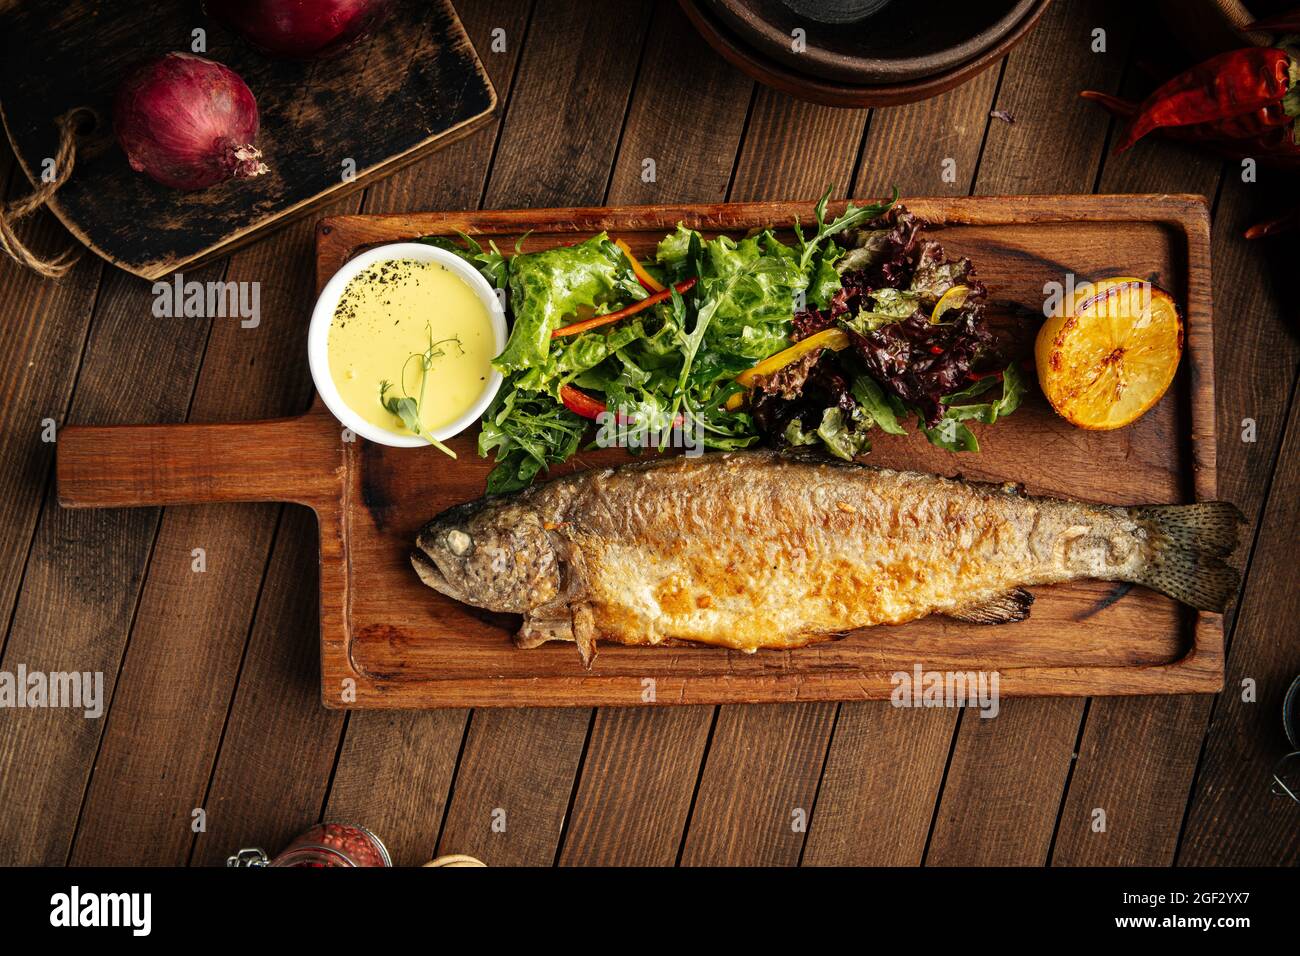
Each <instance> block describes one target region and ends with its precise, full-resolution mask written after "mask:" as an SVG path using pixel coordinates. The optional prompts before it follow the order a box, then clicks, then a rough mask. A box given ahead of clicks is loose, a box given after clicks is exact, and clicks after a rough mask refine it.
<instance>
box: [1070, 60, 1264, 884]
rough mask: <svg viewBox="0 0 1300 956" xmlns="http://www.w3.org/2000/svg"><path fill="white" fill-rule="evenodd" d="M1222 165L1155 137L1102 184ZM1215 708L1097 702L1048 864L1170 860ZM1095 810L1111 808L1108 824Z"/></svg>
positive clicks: (1229, 381) (1203, 700)
mask: <svg viewBox="0 0 1300 956" xmlns="http://www.w3.org/2000/svg"><path fill="white" fill-rule="evenodd" d="M1129 72H1130V76H1129V77H1128V78H1127V80H1126V84H1125V95H1126V96H1132V97H1139V98H1140V97H1141V96H1143V95H1144V93H1145V91H1146V88H1148V87H1149V86H1150V82H1149V81H1147V80H1145V78H1142V77H1140V76H1137V75H1136V74H1138V73H1139V72H1140V71H1137V70H1132V69H1131V70H1130V71H1129ZM1221 166H1222V163H1221V161H1220V160H1218V159H1217V158H1215V157H1213V156H1210V155H1208V154H1207V153H1205V152H1204V151H1197V150H1193V149H1190V148H1188V147H1186V146H1183V145H1180V144H1177V143H1171V142H1167V141H1164V140H1161V139H1159V138H1157V137H1149V138H1148V140H1147V141H1145V142H1144V143H1143V144H1142V145H1141V147H1140V148H1137V149H1133V150H1130V151H1129V152H1127V153H1124V154H1121V155H1113V154H1112V155H1110V156H1107V157H1106V158H1105V165H1104V168H1103V170H1102V175H1101V179H1100V182H1099V188H1100V189H1101V190H1102V191H1105V192H1112V191H1114V192H1127V191H1133V192H1147V191H1151V192H1167V191H1173V190H1187V191H1190V192H1199V193H1202V194H1203V195H1206V196H1213V195H1214V194H1215V192H1216V188H1217V185H1218V181H1219V174H1220V170H1221ZM1223 212H1224V209H1223V207H1222V206H1220V209H1219V211H1218V213H1217V216H1216V220H1217V222H1218V224H1219V225H1218V226H1217V227H1216V228H1215V230H1214V233H1213V234H1214V251H1213V256H1212V259H1213V263H1214V267H1213V272H1214V287H1215V293H1216V295H1215V304H1216V306H1217V307H1218V309H1217V311H1218V314H1219V316H1224V315H1233V314H1239V313H1238V312H1237V311H1236V310H1235V309H1234V310H1231V311H1225V306H1226V305H1227V304H1228V303H1227V302H1225V301H1224V298H1223V296H1224V295H1225V293H1227V292H1228V290H1225V282H1224V280H1225V276H1227V275H1229V274H1230V272H1229V270H1230V268H1231V266H1230V263H1229V261H1228V254H1229V253H1230V252H1231V251H1232V250H1231V248H1230V247H1231V246H1232V245H1234V244H1236V242H1237V241H1239V240H1236V239H1235V234H1233V233H1231V232H1229V231H1227V230H1225V229H1224V228H1223V226H1222V222H1223V220H1222V215H1223ZM1228 237H1232V238H1228ZM1225 240H1226V241H1225ZM1261 289H1262V287H1261V286H1251V287H1250V289H1249V291H1247V290H1242V291H1241V292H1238V293H1236V295H1251V294H1261V293H1260V290H1261ZM1233 325H1234V323H1233V322H1230V321H1228V322H1222V321H1221V322H1219V323H1217V327H1216V329H1215V333H1216V335H1215V338H1216V348H1215V391H1216V399H1217V401H1218V407H1219V409H1220V410H1221V409H1222V408H1223V407H1224V398H1225V393H1227V392H1231V390H1233V389H1234V388H1236V387H1238V386H1237V385H1236V382H1238V381H1243V380H1251V379H1252V378H1253V377H1254V376H1253V375H1252V374H1245V369H1244V368H1241V367H1240V366H1239V365H1238V363H1239V362H1240V361H1241V359H1242V357H1243V352H1242V350H1240V349H1237V348H1233V347H1231V345H1230V342H1229V338H1228V337H1229V336H1232V335H1233V333H1232V331H1231V329H1232V326H1233ZM1220 421H1221V422H1222V419H1220ZM1219 433H1220V442H1219V456H1218V457H1219V462H1220V468H1219V472H1220V474H1219V497H1221V498H1225V499H1227V500H1230V501H1233V502H1234V503H1236V504H1237V505H1238V506H1239V507H1241V508H1242V510H1243V512H1244V513H1246V514H1248V515H1251V514H1253V513H1254V512H1255V511H1256V510H1257V508H1258V502H1256V503H1254V504H1253V506H1252V503H1251V502H1250V501H1248V500H1247V499H1246V498H1243V497H1242V491H1243V490H1244V489H1240V488H1239V487H1237V483H1236V482H1235V480H1234V478H1235V475H1236V472H1235V471H1230V470H1229V469H1227V468H1225V467H1224V462H1225V460H1227V455H1228V454H1229V453H1230V452H1231V449H1228V448H1225V446H1224V444H1223V442H1222V435H1223V433H1224V427H1223V425H1222V424H1220V426H1219ZM1243 537H1244V538H1246V539H1248V538H1249V535H1248V534H1246V535H1243ZM1229 619H1230V618H1229ZM1210 706H1211V699H1210V698H1208V697H1205V696H1201V695H1196V696H1179V697H1143V698H1134V699H1131V700H1113V699H1108V698H1098V699H1096V700H1094V701H1092V703H1091V705H1090V707H1089V708H1088V712H1087V717H1086V720H1085V722H1084V729H1083V735H1082V737H1081V738H1080V742H1079V752H1078V758H1077V760H1076V762H1075V765H1074V771H1073V773H1072V774H1071V776H1070V783H1069V788H1068V791H1067V793H1066V798H1065V801H1064V805H1063V807H1062V809H1061V816H1060V820H1059V822H1058V824H1057V829H1056V834H1055V839H1054V844H1053V851H1052V860H1051V862H1052V863H1053V864H1054V865H1066V866H1096V865H1126V866H1167V865H1169V864H1171V863H1172V862H1173V858H1174V850H1175V847H1176V845H1177V840H1178V832H1179V828H1180V826H1181V823H1182V819H1183V813H1184V808H1185V807H1186V804H1187V793H1188V788H1189V787H1190V786H1191V781H1192V776H1193V773H1194V772H1195V768H1196V760H1197V757H1198V755H1199V753H1200V748H1201V740H1202V738H1203V737H1204V731H1205V727H1206V721H1207V718H1208V714H1209V710H1210ZM1098 810H1101V811H1102V812H1104V813H1105V820H1104V823H1105V826H1104V828H1102V827H1101V819H1102V818H1101V817H1100V816H1098V815H1097V811H1098Z"/></svg>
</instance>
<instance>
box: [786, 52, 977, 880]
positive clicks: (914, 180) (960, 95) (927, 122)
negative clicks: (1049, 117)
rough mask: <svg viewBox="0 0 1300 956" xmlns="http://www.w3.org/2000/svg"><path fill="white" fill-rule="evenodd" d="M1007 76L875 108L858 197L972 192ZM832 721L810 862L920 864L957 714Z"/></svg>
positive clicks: (880, 709)
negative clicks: (998, 93)
mask: <svg viewBox="0 0 1300 956" xmlns="http://www.w3.org/2000/svg"><path fill="white" fill-rule="evenodd" d="M1000 76H1001V69H991V70H988V71H986V72H984V73H981V74H980V75H979V76H978V77H976V78H975V79H974V80H972V81H971V82H970V83H967V84H965V85H964V86H961V87H958V88H957V89H955V90H953V91H952V92H950V93H946V94H944V95H943V96H940V97H937V98H935V99H932V100H928V101H926V102H924V103H915V104H912V105H910V106H904V107H899V108H898V109H892V110H877V111H876V112H875V113H874V114H873V115H872V117H871V124H870V126H869V127H868V129H867V136H866V141H865V143H864V146H863V151H862V157H861V159H860V161H859V163H858V169H857V171H856V173H855V175H854V194H855V195H885V194H888V193H889V192H891V191H892V190H893V189H894V188H895V187H897V188H898V190H899V191H900V193H901V194H902V196H903V200H904V201H906V199H907V197H908V196H909V195H917V194H920V195H929V194H934V195H945V194H951V195H965V194H966V193H967V192H968V191H969V190H970V188H971V186H972V184H973V182H974V178H975V171H976V166H977V165H978V163H979V153H980V146H981V144H982V143H983V141H984V131H985V127H986V126H987V125H988V112H989V110H990V108H991V107H992V105H993V95H994V92H995V91H996V89H997V83H998V78H999V77H1000ZM834 726H835V732H834V734H833V735H832V737H831V740H830V742H829V749H828V751H827V757H826V770H825V773H824V775H823V777H822V781H821V789H820V790H819V792H818V796H817V807H816V812H815V813H814V815H813V818H812V821H811V824H810V827H809V831H808V835H807V838H806V840H805V843H804V848H803V856H802V862H804V863H806V864H808V865H813V866H828V865H845V864H869V865H886V864H897V865H915V864H918V863H920V861H921V857H922V856H923V855H924V853H925V840H926V837H927V835H928V834H929V832H930V820H931V818H932V817H933V816H934V804H935V801H936V799H937V794H938V792H939V786H940V784H941V783H942V781H943V769H944V764H945V763H946V761H947V759H948V752H949V750H950V745H951V741H952V735H953V729H954V726H955V720H954V717H953V715H952V714H951V713H948V712H940V711H934V710H929V711H927V710H901V709H898V708H895V707H892V706H889V705H887V704H885V703H883V702H875V701H870V702H868V701H863V702H845V703H843V704H841V705H840V708H839V712H838V714H837V715H836V721H835V725H834ZM882 768H888V770H887V771H885V772H882ZM897 768H905V769H897ZM900 775H901V776H902V779H900Z"/></svg>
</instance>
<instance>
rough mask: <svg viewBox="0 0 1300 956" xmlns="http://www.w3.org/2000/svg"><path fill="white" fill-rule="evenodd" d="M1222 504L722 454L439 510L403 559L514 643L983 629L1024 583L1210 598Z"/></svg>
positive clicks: (1217, 581) (1226, 596)
mask: <svg viewBox="0 0 1300 956" xmlns="http://www.w3.org/2000/svg"><path fill="white" fill-rule="evenodd" d="M1240 520H1241V516H1240V513H1239V512H1237V510H1236V509H1235V508H1233V506H1231V505H1228V504H1225V503H1222V502H1209V503H1203V504H1196V505H1185V506H1177V505H1165V506H1137V507H1132V508H1126V507H1115V506H1105V505H1089V504H1082V503H1078V502H1072V501H1064V500H1059V499H1053V498H1038V497H1030V496H1026V495H1024V494H1022V493H1020V491H1019V490H1018V489H1017V488H1016V487H1015V486H1006V485H993V484H986V483H978V482H967V481H962V480H959V479H949V478H940V477H936V476H933V475H923V474H918V473H914V472H900V471H890V470H887V469H880V468H872V467H867V466H863V465H856V464H848V463H841V462H821V461H817V462H813V461H807V460H798V459H792V458H787V457H784V456H782V455H780V454H777V453H773V452H732V453H720V454H709V455H705V456H703V457H701V458H695V459H690V458H674V459H668V460H659V461H655V462H649V463H645V464H636V465H628V466H624V467H622V468H617V469H602V470H597V471H588V472H583V473H579V474H576V475H572V476H568V477H566V478H561V479H557V480H555V481H552V482H549V483H548V484H545V485H540V486H537V487H534V488H531V489H528V490H527V491H524V492H522V493H520V494H518V495H515V496H511V497H507V498H499V499H483V500H480V501H479V502H471V503H470V504H468V505H462V506H459V508H454V509H451V510H450V511H448V512H444V513H443V514H442V515H439V516H438V517H437V518H435V519H434V520H433V521H431V522H430V523H429V524H428V525H427V526H425V528H424V529H423V530H422V531H421V532H420V534H419V536H418V537H417V549H418V550H417V551H416V553H415V554H414V555H413V558H412V560H413V563H414V564H415V567H416V570H417V571H418V572H419V573H420V576H421V578H422V579H423V580H424V581H425V583H427V584H429V585H430V586H432V587H434V588H436V589H437V590H439V591H442V592H444V593H446V594H448V595H450V596H451V597H453V598H456V599H458V600H461V601H465V602H467V603H471V604H475V605H477V606H480V607H485V608H489V609H491V610H498V611H515V612H518V613H522V614H523V615H524V624H523V627H522V628H521V630H520V632H519V635H518V637H517V641H518V643H519V644H520V645H521V646H536V645H537V644H540V643H542V642H544V641H547V640H574V641H576V642H577V643H578V646H579V650H580V651H581V652H582V655H583V659H584V660H585V661H589V660H590V658H591V656H592V655H593V654H594V653H595V641H596V639H597V638H600V639H602V640H607V641H614V642H617V643H621V644H660V643H664V642H676V641H688V642H692V643H700V644H712V645H718V646H723V647H729V648H734V649H737V650H744V651H754V650H757V649H759V648H796V647H802V646H804V645H806V644H809V643H812V642H814V641H818V640H825V639H828V638H832V637H836V636H838V635H840V634H843V633H844V632H846V631H850V630H854V629H857V628H862V627H870V626H872V625H877V624H901V623H904V622H907V621H913V620H917V619H918V618H922V617H926V616H927V615H930V614H946V615H949V616H952V617H957V618H961V619H964V620H972V621H981V622H987V623H1002V622H1007V621H1014V620H1021V619H1023V618H1024V617H1025V616H1027V614H1028V607H1029V604H1030V603H1032V600H1033V599H1032V597H1031V596H1030V595H1029V594H1028V593H1027V592H1025V591H1024V590H1023V588H1024V587H1026V586H1033V585H1038V584H1050V583H1055V582H1059V581H1068V580H1074V579H1079V578H1099V579H1102V580H1110V581H1132V582H1138V583H1142V584H1147V585H1149V586H1151V587H1154V588H1156V589H1157V590H1161V591H1163V592H1165V593H1167V594H1170V595H1171V596H1173V597H1175V598H1177V599H1179V600H1182V601H1184V602H1186V603H1189V604H1192V605H1194V606H1197V607H1202V608H1205V609H1209V610H1217V611H1221V610H1223V608H1224V606H1226V604H1227V602H1228V601H1229V600H1230V599H1231V597H1232V595H1233V594H1234V593H1235V591H1236V586H1237V575H1236V572H1235V571H1233V570H1232V569H1231V568H1229V567H1228V566H1227V565H1226V564H1224V563H1223V562H1222V561H1221V560H1220V558H1221V557H1222V556H1223V555H1226V554H1227V553H1229V552H1230V551H1231V550H1232V548H1233V547H1234V546H1235V542H1236V534H1237V525H1238V523H1239V521H1240Z"/></svg>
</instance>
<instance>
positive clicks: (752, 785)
mask: <svg viewBox="0 0 1300 956" xmlns="http://www.w3.org/2000/svg"><path fill="white" fill-rule="evenodd" d="M834 716H835V705H834V704H793V705H779V706H777V707H770V706H766V705H752V704H747V705H743V706H731V707H723V708H721V710H720V711H719V713H718V727H717V730H716V731H715V733H714V742H713V746H712V747H711V748H710V749H709V754H708V757H707V759H706V760H705V763H704V773H703V776H702V777H701V779H700V792H699V797H698V798H697V800H696V802H695V808H694V810H693V811H692V813H691V820H690V826H689V829H688V830H687V831H686V842H685V845H684V847H683V849H682V860H681V862H682V864H683V865H684V866H719V865H727V866H792V865H794V864H795V863H797V862H798V860H799V852H800V850H801V849H802V847H803V840H804V834H805V833H806V832H807V829H808V820H809V818H810V817H811V816H812V815H813V805H814V803H815V802H816V799H817V782H818V779H819V778H820V777H821V771H822V765H823V761H824V760H825V756H826V748H825V741H826V738H827V735H828V734H829V729H830V726H829V725H830V722H831V720H832V719H833V718H834Z"/></svg>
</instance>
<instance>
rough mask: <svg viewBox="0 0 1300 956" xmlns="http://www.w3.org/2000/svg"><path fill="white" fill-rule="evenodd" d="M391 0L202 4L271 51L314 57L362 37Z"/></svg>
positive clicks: (220, 0)
mask: <svg viewBox="0 0 1300 956" xmlns="http://www.w3.org/2000/svg"><path fill="white" fill-rule="evenodd" d="M387 7H388V0H204V3H203V9H204V12H206V13H207V14H208V15H210V16H212V17H215V18H216V19H218V20H220V21H221V22H222V23H224V24H225V25H226V26H228V27H230V28H231V29H232V30H234V31H235V32H236V33H238V34H240V35H241V36H243V37H244V39H245V40H247V41H248V42H249V43H251V44H253V46H255V47H257V48H258V49H259V50H261V51H262V52H263V53H269V54H270V55H272V56H287V57H313V56H319V55H320V54H322V53H326V52H331V51H334V50H337V49H339V48H341V47H343V46H346V45H347V44H348V43H351V42H352V41H353V40H355V39H356V38H357V37H359V36H360V35H361V34H362V33H363V32H364V31H365V30H366V28H367V27H369V26H370V25H371V24H372V23H374V22H375V21H376V20H377V19H378V18H379V17H380V16H381V15H382V14H383V13H384V12H385V11H386V8H387Z"/></svg>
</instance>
